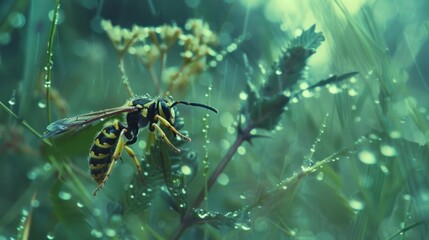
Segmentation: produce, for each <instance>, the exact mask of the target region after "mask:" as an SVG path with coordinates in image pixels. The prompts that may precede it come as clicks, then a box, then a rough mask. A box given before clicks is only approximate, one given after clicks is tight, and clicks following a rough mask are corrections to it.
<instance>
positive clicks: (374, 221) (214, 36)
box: [0, 1, 429, 239]
mask: <svg viewBox="0 0 429 240" xmlns="http://www.w3.org/2000/svg"><path fill="white" fill-rule="evenodd" d="M149 2H150V4H153V3H152V1H149ZM56 4H57V5H56V6H55V7H54V8H53V10H52V12H51V14H50V20H51V21H52V22H50V31H49V32H48V33H47V35H48V40H47V42H48V44H47V56H46V59H45V58H44V60H46V61H43V63H42V64H41V66H40V69H41V72H42V74H40V76H39V77H38V78H37V79H38V82H39V84H38V83H36V84H38V85H40V86H43V87H41V88H40V89H38V90H37V92H36V94H38V95H39V96H40V95H41V94H42V95H46V97H45V99H46V100H43V101H40V102H39V103H37V101H35V102H36V104H37V105H38V107H37V108H35V109H36V111H34V113H33V112H31V113H32V114H33V116H32V117H34V118H35V120H34V121H32V120H33V119H31V118H30V119H29V118H28V115H27V116H26V115H24V117H21V115H20V113H19V111H16V109H14V106H15V105H20V104H21V103H20V102H19V100H18V104H16V101H15V100H16V99H15V92H14V93H13V94H12V96H13V98H11V100H10V101H9V106H7V105H6V104H4V103H3V102H0V106H1V109H0V110H1V111H3V110H5V111H3V112H6V113H7V115H8V116H9V118H10V119H9V120H8V121H9V123H10V122H17V123H19V124H20V125H18V126H16V125H14V126H12V125H10V124H6V123H5V124H3V123H2V124H1V125H0V136H1V137H2V138H1V139H0V154H1V155H2V156H6V158H10V153H11V152H13V153H14V154H21V155H24V156H27V157H28V158H31V159H30V160H28V161H26V162H25V163H26V164H28V165H30V166H28V167H27V168H24V167H22V169H24V170H21V169H20V168H15V169H14V171H13V173H14V174H15V175H17V176H20V180H23V179H25V181H16V182H17V184H16V187H19V186H18V185H19V184H18V182H23V183H20V184H21V185H22V184H28V187H26V189H24V190H23V191H22V194H21V193H20V194H21V196H20V197H19V199H18V200H17V201H16V203H15V204H14V205H13V206H12V207H11V208H10V210H8V211H7V212H6V213H5V214H4V216H3V217H1V218H0V239H1V238H2V237H3V236H5V237H9V236H10V237H12V238H13V237H15V238H17V239H32V238H35V239H37V238H42V237H46V238H48V239H54V238H61V239H67V238H68V239H76V238H83V239H86V238H99V239H108V238H109V239H110V238H113V239H221V238H222V239H223V238H225V239H237V238H244V239H253V238H256V239H277V238H285V239H301V238H306V239H332V238H335V237H339V238H347V239H371V238H381V239H386V238H387V239H399V238H402V239H404V238H406V237H407V236H411V237H415V238H416V239H418V238H419V237H421V236H427V230H425V226H427V224H428V222H429V220H428V218H427V214H425V213H426V212H427V211H426V206H427V195H428V194H427V190H426V188H425V187H424V186H427V184H428V181H427V178H425V177H424V176H425V175H424V172H425V170H427V167H428V166H427V164H426V163H425V161H422V160H425V159H427V158H428V156H429V151H427V149H428V148H427V136H428V135H427V132H428V127H427V126H428V125H427V113H426V110H425V109H424V108H423V107H421V106H420V103H418V102H417V101H416V100H415V99H414V98H413V97H412V96H411V95H410V94H409V93H408V92H407V89H408V88H407V84H406V83H407V75H406V74H405V73H404V72H403V71H402V69H401V68H400V67H398V65H396V64H397V63H395V62H394V61H393V60H392V59H393V57H392V56H390V55H389V53H388V51H386V50H385V48H384V43H383V41H382V37H380V36H379V35H378V34H379V32H378V30H377V27H376V24H374V22H373V18H372V15H371V12H370V11H368V9H366V10H361V11H362V16H360V17H355V16H351V15H350V13H349V12H347V10H346V9H345V8H344V6H343V5H342V4H341V1H333V2H332V3H326V2H323V1H314V2H313V6H312V7H313V8H314V9H316V10H317V11H315V10H314V13H315V15H317V14H320V16H318V18H316V19H318V20H317V21H316V22H318V24H317V26H318V27H320V26H321V27H322V28H321V29H322V30H323V34H322V32H316V25H312V26H311V27H309V28H307V29H304V30H302V31H301V32H300V33H299V34H296V35H295V36H294V37H290V38H289V39H286V38H284V37H281V41H280V42H281V46H282V50H281V52H279V53H278V56H275V57H273V58H275V60H272V63H269V64H267V65H270V67H269V68H267V69H268V70H265V68H264V69H263V71H261V73H260V74H258V73H257V71H255V70H254V68H255V67H254V65H256V64H254V63H255V62H258V61H259V59H256V58H257V57H255V56H256V55H255V54H253V52H252V51H256V50H255V49H251V50H250V51H245V52H244V53H242V60H243V62H244V64H243V63H242V62H241V60H240V61H239V64H241V65H244V67H243V66H242V67H243V68H242V69H244V71H243V72H246V73H245V74H243V77H242V78H240V79H238V78H235V75H236V73H234V70H231V69H233V68H234V67H231V66H233V65H234V64H235V63H234V64H231V62H230V60H229V59H230V58H229V56H230V55H228V54H229V53H231V55H234V54H236V52H241V51H243V50H242V49H241V47H242V46H238V45H237V42H241V41H243V40H244V39H246V41H244V42H242V44H243V45H244V46H245V45H246V44H247V41H249V40H250V41H252V40H253V38H254V37H255V35H253V36H252V35H248V36H239V37H238V38H237V39H239V40H238V41H236V42H233V43H225V41H228V39H230V38H229V37H230V36H228V37H226V34H225V32H223V33H222V34H219V33H218V32H217V30H213V29H217V28H216V27H213V26H209V24H208V22H212V21H210V20H208V19H209V18H208V19H206V20H207V21H206V20H203V19H200V18H193V19H190V20H187V21H184V24H183V27H182V26H181V24H161V25H158V26H144V25H143V26H142V25H134V26H132V27H131V28H126V27H121V26H119V25H115V24H112V22H114V21H116V20H114V19H113V18H112V21H110V20H101V22H100V21H94V22H97V23H100V25H101V29H99V30H100V32H101V33H102V34H100V36H102V37H101V39H103V40H106V39H110V41H111V43H112V45H113V48H114V49H115V50H116V52H117V58H113V61H112V62H114V64H115V65H117V63H118V61H119V65H118V66H119V69H113V70H110V69H101V70H102V71H106V72H108V71H109V70H110V71H112V72H113V73H117V74H118V76H115V74H112V76H114V77H111V76H107V77H106V79H110V78H112V79H113V80H112V82H113V83H114V84H113V85H114V86H113V88H115V87H116V86H118V85H115V84H119V85H121V84H123V86H125V94H124V92H123V89H121V88H118V90H117V92H116V93H115V92H114V91H109V92H107V91H106V92H104V91H103V90H102V89H103V88H104V86H109V85H112V84H111V83H110V82H108V81H107V80H104V79H103V82H102V83H100V82H96V83H95V84H94V83H92V84H93V85H91V84H89V85H90V86H91V87H88V88H87V86H86V85H85V87H84V88H87V90H88V95H93V96H95V97H96V98H97V97H99V96H101V98H103V101H105V102H103V104H104V105H103V107H105V108H109V107H112V106H110V105H109V104H108V103H107V102H108V101H109V100H112V99H114V101H115V100H118V102H124V101H125V100H127V99H129V98H132V97H138V96H141V95H143V94H145V93H141V92H139V91H140V90H136V89H144V90H145V91H148V92H151V93H152V94H155V95H159V96H163V97H168V96H170V95H172V96H173V97H174V98H175V100H188V98H192V97H196V98H197V99H203V101H204V104H208V105H213V106H214V107H216V108H217V109H218V110H219V114H217V115H215V114H210V115H209V114H208V113H207V114H206V113H205V112H202V113H200V111H201V110H195V111H194V109H193V108H189V109H186V110H184V111H180V112H179V110H182V108H181V107H179V109H178V110H177V111H176V118H175V119H176V121H175V124H174V125H175V128H176V129H177V130H179V131H180V132H181V133H183V134H185V135H186V136H190V137H192V139H193V140H194V141H193V142H192V143H187V142H184V141H183V139H181V138H180V137H176V136H174V134H172V133H171V131H170V130H169V129H168V128H165V127H164V126H161V127H162V129H163V131H164V132H165V133H167V138H168V139H170V140H171V142H172V144H173V145H174V146H176V147H178V148H179V149H180V150H181V151H180V153H176V152H174V151H172V150H171V148H170V147H169V146H168V144H166V143H165V142H164V141H162V139H154V138H151V137H147V136H148V135H147V132H146V131H147V130H146V129H141V133H140V135H139V138H138V141H137V143H136V144H134V145H133V146H131V147H133V148H134V150H135V152H136V153H137V155H138V158H139V159H140V164H141V168H142V172H141V174H138V173H137V172H136V171H135V167H134V166H130V164H129V163H130V161H129V159H128V156H123V158H121V159H120V160H119V161H117V163H118V164H116V166H115V168H114V171H113V174H112V179H110V180H109V181H108V183H107V185H106V187H105V188H104V189H103V190H102V192H100V194H99V195H98V196H97V197H96V198H93V197H92V196H91V190H92V189H93V188H94V186H95V185H94V183H92V181H91V180H92V179H91V176H90V174H89V173H88V171H87V163H86V162H85V161H82V159H83V158H84V157H83V156H84V155H86V154H87V153H88V148H89V147H90V145H91V144H92V143H93V137H94V135H95V132H97V131H99V130H100V128H101V124H98V123H97V124H95V126H88V127H87V128H85V130H84V131H80V132H78V133H75V134H73V135H69V136H67V137H63V138H61V137H60V138H58V139H54V140H53V141H51V140H48V139H44V138H43V139H41V138H40V137H41V134H40V131H38V129H39V127H40V126H39V125H38V124H37V123H35V122H36V121H38V120H39V119H44V121H45V120H46V122H47V123H46V124H45V123H44V125H43V126H46V125H47V124H48V123H49V122H51V121H52V120H51V118H53V119H55V118H56V117H58V118H61V117H65V116H64V114H66V112H67V111H68V107H67V106H68V105H70V110H71V111H73V112H77V113H82V112H81V109H80V108H82V107H81V106H83V105H79V104H72V102H70V103H69V102H66V101H65V100H64V99H66V98H64V96H62V95H61V93H62V92H61V90H60V89H61V88H54V87H56V85H57V84H58V85H57V86H59V85H60V83H59V81H58V80H57V79H56V78H55V76H56V75H55V74H56V73H57V71H58V72H61V71H63V69H62V68H61V67H62V65H61V64H57V61H58V59H61V58H63V57H64V56H67V55H63V51H59V54H58V55H57V54H56V52H55V51H56V49H58V48H56V47H55V46H61V47H64V46H65V43H64V42H65V40H64V38H60V40H55V39H56V38H57V37H58V36H57V35H56V34H55V33H56V32H58V29H57V25H58V19H61V14H62V11H61V9H60V8H59V1H56ZM86 6H87V5H86ZM152 7H153V6H152ZM328 13H329V14H328ZM97 17H99V16H97ZM247 17H248V16H247ZM247 17H246V21H248V20H249V19H247ZM11 19H12V18H11ZM69 19H70V18H69ZM100 19H101V18H97V19H96V20H100ZM250 19H251V18H250ZM357 19H358V20H357ZM362 19H364V21H363V20H362ZM8 21H11V20H8ZM319 21H320V23H319ZM179 22H180V21H179ZM249 23H251V21H250V22H249ZM246 24H247V22H246ZM426 25H427V24H426ZM60 26H61V25H60ZM223 26H226V27H225V28H226V29H227V30H228V31H231V25H228V24H225V25H223V24H221V26H220V29H222V27H223ZM283 27H284V26H283ZM1 30H2V28H1V25H0V40H2V41H4V36H3V35H1ZM59 30H60V33H61V34H59V37H61V36H67V37H70V35H67V34H64V32H62V31H64V30H63V29H61V28H60V29H59ZM220 31H221V30H219V32H220ZM228 31H226V32H228ZM94 39H97V38H94ZM270 40H271V39H269V38H267V41H270ZM277 40H278V39H277ZM222 41H223V45H222V46H223V47H220V45H219V43H220V42H222ZM229 41H230V40H229ZM96 42H97V41H94V40H93V42H92V44H93V45H97V43H96ZM228 44H229V45H228ZM326 44H327V45H329V50H328V51H330V53H331V55H329V56H330V57H331V58H332V59H328V58H327V59H324V64H325V65H326V66H327V68H329V69H335V70H331V71H333V74H331V75H329V76H326V75H327V74H326V75H325V73H319V72H311V71H310V70H309V65H311V64H309V63H308V61H309V60H311V59H314V58H312V56H314V57H317V55H318V54H321V53H323V52H322V51H323V50H321V48H320V47H321V46H322V45H324V46H326ZM84 45H85V44H84V43H82V41H80V42H79V44H76V46H84ZM258 46H262V47H263V49H262V51H264V52H269V51H268V50H267V49H265V47H266V45H264V43H262V42H258ZM108 47H110V48H111V46H110V45H108V44H107V46H106V48H108ZM325 51H326V49H325ZM54 53H55V55H54ZM268 55H269V54H268ZM54 56H55V58H54ZM326 56H328V55H326ZM2 57H3V56H2ZM233 57H235V56H233ZM269 57H271V56H269ZM1 60H2V59H1ZM234 60H236V59H234ZM54 61H55V64H54ZM67 61H68V60H67ZM106 62H107V61H106ZM269 62H271V60H269ZM103 63H104V62H103ZM57 66H59V67H58V68H57ZM260 66H261V65H260ZM217 67H220V68H222V70H219V71H217V73H215V72H212V71H209V70H213V69H216V68H217ZM261 68H263V67H261ZM136 69H138V71H139V74H140V75H137V74H135V73H134V72H133V70H134V71H135V70H136ZM238 69H240V68H238ZM0 70H1V69H0ZM216 70H218V69H216ZM235 71H236V72H237V69H235ZM94 72H95V70H94ZM132 72H133V74H131V73H132ZM219 72H222V73H224V74H225V76H224V79H223V80H218V79H220V78H218V76H215V75H216V74H219ZM309 72H311V77H309V75H308V73H309ZM322 72H323V71H322ZM358 73H359V74H358ZM85 74H87V75H90V74H89V73H85ZM109 74H110V72H109ZM212 75H213V76H215V77H213V79H216V80H212V79H211V80H210V81H207V82H205V80H206V79H207V78H209V77H207V76H212ZM238 75H239V74H238ZM317 79H322V80H317ZM119 80H120V81H119ZM220 81H223V83H222V84H226V88H228V87H229V86H230V85H234V87H231V89H232V90H231V91H233V92H234V94H235V96H233V99H235V100H237V101H238V99H239V98H240V99H241V101H240V102H239V103H238V104H237V102H235V101H234V100H231V99H228V100H225V99H222V98H223V97H226V96H224V95H222V94H223V92H222V90H219V89H217V88H218V87H219V86H220V85H221V84H219V82H220ZM233 81H237V82H238V84H237V85H235V84H236V83H235V82H233ZM240 81H243V83H244V84H243V85H240V83H239V82H240ZM40 83H41V84H40ZM228 84H230V85H228ZM76 85H77V84H76ZM25 86H29V85H25ZM201 86H202V88H201ZM237 86H240V87H237ZM97 87H98V88H97ZM94 88H97V89H94ZM201 89H203V90H201ZM204 89H207V93H205V90H204ZM189 90H192V91H189ZM237 90H238V92H240V91H241V92H240V93H239V94H237ZM190 92H192V93H190ZM25 93H26V92H22V90H18V91H16V95H18V96H20V95H22V94H25ZM32 94H33V93H32ZM32 94H28V95H29V96H33V95H32ZM103 94H105V95H103ZM218 94H219V95H222V96H221V97H218V96H217V95H218ZM238 95H239V96H238ZM117 96H119V97H117ZM203 96H205V97H203ZM219 98H220V99H221V100H219ZM18 99H20V98H18ZM212 99H215V100H214V101H212ZM12 100H13V101H12ZM6 101H7V100H6ZM12 103H13V104H12ZM85 104H88V105H89V104H90V103H89V101H88V102H87V101H85ZM22 105H24V104H22ZM27 105H28V102H27ZM33 105H34V104H33ZM31 106H32V105H31ZM184 108H185V107H184ZM226 108H228V110H226ZM326 108H328V109H329V110H326ZM94 110H98V109H94ZM38 111H41V114H40V115H43V117H42V118H39V117H38V116H35V115H37V113H38ZM51 111H52V112H53V115H52V116H53V117H51ZM191 111H192V114H189V112H191ZM202 111H205V110H202ZM227 111H228V112H227ZM17 112H18V113H17ZM24 112H30V111H28V110H26V111H24ZM226 112H227V113H226ZM67 115H68V113H67ZM46 116H47V117H46ZM200 116H203V117H200ZM229 116H231V119H232V120H231V121H230V122H231V123H232V126H230V127H228V128H227V127H225V126H224V127H225V128H221V127H219V122H220V121H222V120H221V119H227V118H229ZM320 116H322V117H320ZM0 117H1V119H3V116H0ZM116 117H117V118H121V116H116ZM103 121H104V119H103V120H102V121H100V122H103ZM295 128H296V129H295ZM40 129H41V127H40ZM27 130H28V131H27ZM26 131H27V132H32V133H33V134H32V135H31V136H30V137H29V136H27V135H26ZM231 133H234V134H236V135H235V136H232V137H230V138H228V137H229V135H230V134H231ZM317 133H318V134H317ZM28 135H30V134H28ZM33 135H34V136H33ZM149 136H151V135H149ZM219 136H222V137H221V138H222V139H221V141H222V142H221V143H220V144H218V143H217V142H214V141H213V139H217V140H218V139H219V138H220V137H219ZM226 136H228V137H226ZM225 139H228V140H229V139H230V140H231V141H230V142H229V141H227V140H225ZM36 145H37V146H38V145H40V147H35V146H36ZM298 145H299V146H298ZM307 145H308V147H307ZM201 152H203V156H202V157H200V156H199V155H198V154H197V153H201ZM246 152H247V153H246ZM124 155H126V154H124ZM14 159H15V158H14ZM8 162H14V161H8ZM122 162H123V163H124V164H122ZM2 166H3V165H2ZM212 166H214V167H212ZM4 168H5V169H6V170H9V169H11V168H9V167H8V165H6V167H4ZM130 169H132V170H130ZM3 175H5V176H7V175H8V174H6V173H4V174H3ZM225 179H228V181H229V184H225V185H223V184H224V183H225ZM243 179H244V180H243ZM218 183H219V184H218ZM6 185H7V186H6V187H9V188H10V186H9V185H11V184H9V183H8V184H6ZM220 185H222V186H220ZM14 186H15V185H14ZM219 189H220V190H219ZM219 193H221V194H219ZM237 199H238V200H237ZM41 223H43V224H41ZM45 223H46V224H45ZM11 226H12V227H11Z"/></svg>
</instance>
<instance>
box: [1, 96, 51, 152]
mask: <svg viewBox="0 0 429 240" xmlns="http://www.w3.org/2000/svg"><path fill="white" fill-rule="evenodd" d="M0 106H1V107H3V109H4V110H6V112H8V113H9V114H10V115H12V116H13V117H14V118H15V119H16V120H17V121H18V122H20V123H21V124H22V125H23V126H24V127H26V128H27V129H28V130H30V132H32V133H33V134H34V135H35V136H36V137H37V138H41V139H42V141H43V142H45V143H46V144H47V145H48V146H50V147H52V143H51V142H50V141H49V140H48V139H46V138H42V135H41V134H40V133H39V132H37V131H36V130H35V129H34V128H32V127H31V126H30V124H28V123H27V121H25V120H24V119H22V118H20V117H18V115H16V114H15V113H14V112H13V111H12V110H11V109H10V108H8V107H7V106H6V105H4V103H3V102H1V101H0Z"/></svg>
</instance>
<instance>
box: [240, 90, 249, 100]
mask: <svg viewBox="0 0 429 240" xmlns="http://www.w3.org/2000/svg"><path fill="white" fill-rule="evenodd" d="M239 97H240V99H241V100H243V101H244V100H246V99H247V97H248V95H247V93H245V92H243V91H242V92H240V94H239Z"/></svg>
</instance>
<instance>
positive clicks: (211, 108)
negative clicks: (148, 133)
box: [170, 101, 217, 113]
mask: <svg viewBox="0 0 429 240" xmlns="http://www.w3.org/2000/svg"><path fill="white" fill-rule="evenodd" d="M176 104H184V105H190V106H195V107H202V108H205V109H209V110H211V111H213V112H215V113H217V109H216V108H214V107H210V106H208V105H205V104H201V103H193V102H184V101H176V102H174V103H173V104H171V106H170V107H174V105H176Z"/></svg>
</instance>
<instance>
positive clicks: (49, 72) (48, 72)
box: [45, 0, 60, 123]
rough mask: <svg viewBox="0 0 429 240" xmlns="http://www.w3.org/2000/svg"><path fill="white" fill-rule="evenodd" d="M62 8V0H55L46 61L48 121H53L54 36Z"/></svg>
mask: <svg viewBox="0 0 429 240" xmlns="http://www.w3.org/2000/svg"><path fill="white" fill-rule="evenodd" d="M59 9H60V0H56V1H55V8H54V15H53V16H52V24H51V31H50V33H49V41H48V59H47V62H46V78H45V87H46V110H47V112H48V122H49V123H50V122H51V121H52V116H51V91H50V89H51V84H52V83H51V82H52V77H51V75H52V65H53V64H54V63H53V60H52V58H53V55H54V54H53V52H52V48H53V45H54V36H55V30H56V29H57V21H58V10H59Z"/></svg>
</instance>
